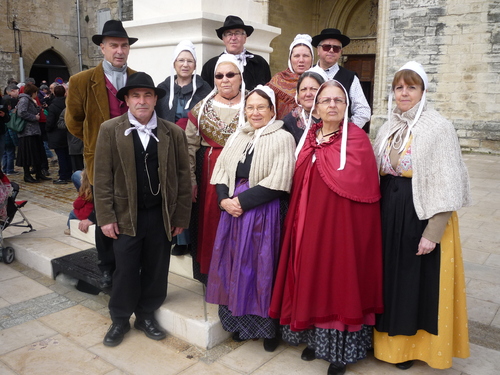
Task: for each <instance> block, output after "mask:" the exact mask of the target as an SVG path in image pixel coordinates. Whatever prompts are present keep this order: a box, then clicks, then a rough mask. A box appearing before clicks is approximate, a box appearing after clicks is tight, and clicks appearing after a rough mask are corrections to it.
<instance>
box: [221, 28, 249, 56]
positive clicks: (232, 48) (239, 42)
mask: <svg viewBox="0 0 500 375" xmlns="http://www.w3.org/2000/svg"><path fill="white" fill-rule="evenodd" d="M222 41H223V42H224V45H225V46H226V50H227V52H228V53H231V54H233V55H236V54H239V53H242V52H243V49H244V48H245V43H246V42H247V35H246V33H245V30H243V29H231V30H226V31H224V33H222Z"/></svg>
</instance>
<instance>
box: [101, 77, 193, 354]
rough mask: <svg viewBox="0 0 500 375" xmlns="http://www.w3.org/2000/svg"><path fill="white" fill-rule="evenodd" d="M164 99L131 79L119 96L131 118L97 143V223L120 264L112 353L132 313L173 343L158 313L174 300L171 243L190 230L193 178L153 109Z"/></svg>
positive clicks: (109, 340) (145, 81) (156, 336)
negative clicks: (170, 289)
mask: <svg viewBox="0 0 500 375" xmlns="http://www.w3.org/2000/svg"><path fill="white" fill-rule="evenodd" d="M165 94H166V91H165V90H163V89H161V88H155V86H154V83H153V79H152V78H151V77H150V76H149V75H147V74H146V73H142V72H139V73H135V74H132V75H131V76H130V77H129V80H128V82H127V86H125V87H123V88H122V89H120V90H119V91H118V93H117V97H118V98H119V99H120V100H124V101H125V102H126V103H127V105H128V107H129V110H128V112H127V113H125V114H123V115H122V116H120V117H117V118H114V119H112V120H109V121H106V122H105V123H103V124H102V126H101V129H100V131H99V136H98V138H97V145H96V153H95V155H96V159H97V160H99V163H96V164H95V173H94V183H95V186H94V192H95V196H94V201H95V207H96V213H97V223H98V224H99V225H100V226H101V229H102V232H103V233H104V235H106V236H107V237H108V238H110V239H112V241H113V249H114V252H115V258H116V270H115V272H114V274H113V289H112V291H111V298H110V300H109V312H110V315H111V319H112V321H113V324H112V325H111V326H110V328H109V330H108V332H107V334H106V336H105V337H104V341H103V344H104V345H106V346H116V345H119V344H120V343H121V342H122V340H123V337H124V335H125V334H126V333H127V332H128V331H129V330H130V322H129V320H130V317H131V315H132V314H135V317H136V319H135V323H134V327H135V328H136V329H138V330H141V331H143V332H144V333H145V334H146V336H147V337H149V338H150V339H153V340H161V339H163V338H165V336H166V333H165V331H164V330H163V328H162V327H161V326H160V325H159V324H158V322H157V321H156V320H155V317H154V313H155V311H156V310H157V309H158V308H159V307H160V306H161V304H162V303H163V301H164V300H165V297H166V294H167V277H168V267H169V263H170V247H171V241H172V237H173V236H176V235H178V234H180V233H182V231H183V229H184V228H187V227H188V225H189V218H190V214H191V175H190V168H189V155H188V151H187V140H186V135H185V133H184V131H183V130H182V129H181V128H180V127H179V126H177V125H175V124H174V123H171V122H168V121H166V120H163V119H161V118H159V117H157V116H156V113H155V110H154V108H155V105H156V101H157V99H158V98H162V97H163V96H165Z"/></svg>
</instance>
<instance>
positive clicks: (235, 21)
mask: <svg viewBox="0 0 500 375" xmlns="http://www.w3.org/2000/svg"><path fill="white" fill-rule="evenodd" d="M231 29H243V30H245V32H246V33H247V36H250V35H252V33H253V27H252V26H250V25H245V24H244V23H243V20H242V19H241V18H240V17H238V16H227V17H226V20H225V21H224V26H222V27H219V28H218V29H216V30H215V31H216V32H217V36H218V37H219V39H222V34H223V33H224V31H226V30H231Z"/></svg>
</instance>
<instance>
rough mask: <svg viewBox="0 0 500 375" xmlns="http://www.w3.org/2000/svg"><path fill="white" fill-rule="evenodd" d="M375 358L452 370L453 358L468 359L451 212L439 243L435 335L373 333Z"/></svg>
mask: <svg viewBox="0 0 500 375" xmlns="http://www.w3.org/2000/svg"><path fill="white" fill-rule="evenodd" d="M373 346H374V350H375V357H376V358H378V359H380V360H382V361H385V362H389V363H401V362H406V361H410V360H414V359H417V360H420V361H424V362H426V363H427V364H428V365H429V366H431V367H434V368H437V369H446V368H450V367H451V366H452V364H453V363H452V357H457V358H467V357H468V356H469V355H470V352H469V331H468V325H467V301H466V295H465V276H464V263H463V259H462V246H461V245H460V234H459V232H458V215H457V213H456V212H453V214H452V216H451V218H450V220H448V224H447V226H446V230H445V232H444V234H443V238H442V239H441V268H440V290H439V316H438V335H437V336H436V335H432V334H430V333H428V332H427V331H423V330H419V331H417V333H416V334H415V335H414V336H403V335H398V336H389V335H388V334H387V333H386V332H378V331H377V330H374V338H373Z"/></svg>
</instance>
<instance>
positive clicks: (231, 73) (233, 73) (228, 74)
mask: <svg viewBox="0 0 500 375" xmlns="http://www.w3.org/2000/svg"><path fill="white" fill-rule="evenodd" d="M238 74H241V73H235V72H227V73H226V74H225V75H224V74H223V73H217V74H216V75H215V79H222V78H224V76H226V77H227V78H233V77H234V76H235V75H238Z"/></svg>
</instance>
